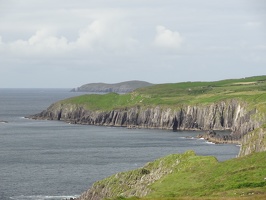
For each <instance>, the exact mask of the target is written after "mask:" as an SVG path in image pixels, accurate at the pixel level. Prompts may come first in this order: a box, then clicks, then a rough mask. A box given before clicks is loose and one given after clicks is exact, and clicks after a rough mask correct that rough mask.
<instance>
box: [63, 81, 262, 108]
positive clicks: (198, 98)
mask: <svg viewBox="0 0 266 200" xmlns="http://www.w3.org/2000/svg"><path fill="white" fill-rule="evenodd" d="M227 99H239V100H242V101H245V102H247V103H249V105H250V106H251V107H254V106H256V107H257V108H258V109H259V110H261V111H265V112H266V106H265V105H266V76H257V77H250V78H243V79H232V80H223V81H216V82H184V83H173V84H159V85H155V86H151V87H145V88H141V89H137V90H135V91H134V92H132V93H130V94H124V95H118V94H115V93H110V94H106V95H96V94H94V95H83V96H79V97H74V98H70V99H67V100H64V102H67V103H74V104H82V105H85V106H86V107H87V108H88V109H90V110H113V109H119V108H125V107H132V106H136V105H139V106H154V105H155V106H156V105H160V106H167V107H179V106H181V105H197V104H209V103H213V102H218V101H221V100H227Z"/></svg>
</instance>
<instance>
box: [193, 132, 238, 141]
mask: <svg viewBox="0 0 266 200" xmlns="http://www.w3.org/2000/svg"><path fill="white" fill-rule="evenodd" d="M197 138H203V139H205V140H208V141H209V142H212V143H215V144H221V143H233V144H240V140H239V136H238V135H234V134H221V133H217V132H216V131H214V130H209V131H207V132H205V133H204V134H198V135H197Z"/></svg>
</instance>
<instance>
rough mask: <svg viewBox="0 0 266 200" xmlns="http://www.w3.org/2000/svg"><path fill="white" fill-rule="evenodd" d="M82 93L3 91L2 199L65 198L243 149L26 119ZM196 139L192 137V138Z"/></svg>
mask: <svg viewBox="0 0 266 200" xmlns="http://www.w3.org/2000/svg"><path fill="white" fill-rule="evenodd" d="M75 95H80V93H71V92H69V90H68V89H0V121H6V122H8V123H4V122H2V123H0V180H1V181H0V199H1V200H10V199H13V200H48V199H49V200H59V199H64V198H70V197H75V196H78V195H80V194H81V193H82V192H84V191H85V190H87V189H88V188H89V187H90V186H91V185H92V183H93V182H95V181H97V180H100V179H102V178H105V177H107V176H110V175H112V174H114V173H117V172H119V171H126V170H130V169H135V168H138V167H141V166H143V165H144V164H145V163H146V162H149V161H152V160H154V159H156V158H159V157H162V156H165V155H168V154H172V153H183V152H185V151H186V150H190V149H192V150H194V151H195V152H196V153H197V154H198V155H213V156H216V157H217V158H218V160H220V161H224V160H227V159H230V158H234V157H236V155H237V153H238V151H239V147H237V146H236V145H232V144H219V145H214V144H211V143H207V142H206V141H204V140H200V139H196V138H193V137H195V136H196V135H197V134H198V132H193V131H182V132H172V131H166V130H148V129H126V128H113V127H100V126H87V125H73V124H67V123H64V122H59V121H38V120H30V119H26V118H24V117H25V116H28V115H31V114H36V113H38V112H41V111H42V110H44V109H45V108H47V107H48V106H49V105H50V104H51V103H53V102H55V101H57V100H60V99H64V98H68V97H71V96H75ZM187 137H192V138H187Z"/></svg>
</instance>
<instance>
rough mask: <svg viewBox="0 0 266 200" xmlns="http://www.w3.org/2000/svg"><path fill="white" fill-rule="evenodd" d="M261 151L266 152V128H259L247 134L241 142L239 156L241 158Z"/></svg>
mask: <svg viewBox="0 0 266 200" xmlns="http://www.w3.org/2000/svg"><path fill="white" fill-rule="evenodd" d="M261 151H266V128H258V129H256V130H254V131H252V132H250V133H248V134H246V135H245V136H244V137H243V139H242V141H241V148H240V151H239V155H238V156H240V157H241V156H245V155H248V154H251V153H254V152H261Z"/></svg>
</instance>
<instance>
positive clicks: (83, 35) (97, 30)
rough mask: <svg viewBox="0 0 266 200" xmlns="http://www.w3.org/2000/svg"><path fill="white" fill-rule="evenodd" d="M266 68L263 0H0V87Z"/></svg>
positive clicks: (218, 75) (190, 77) (249, 72)
mask: <svg viewBox="0 0 266 200" xmlns="http://www.w3.org/2000/svg"><path fill="white" fill-rule="evenodd" d="M265 74H266V1H265V0H0V88H21V87H22V88H32V87H34V88H73V87H78V86H80V85H82V84H86V83H92V82H106V83H117V82H122V81H128V80H143V81H148V82H151V83H169V82H183V81H213V80H221V79H228V78H242V77H248V76H254V75H265Z"/></svg>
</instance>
